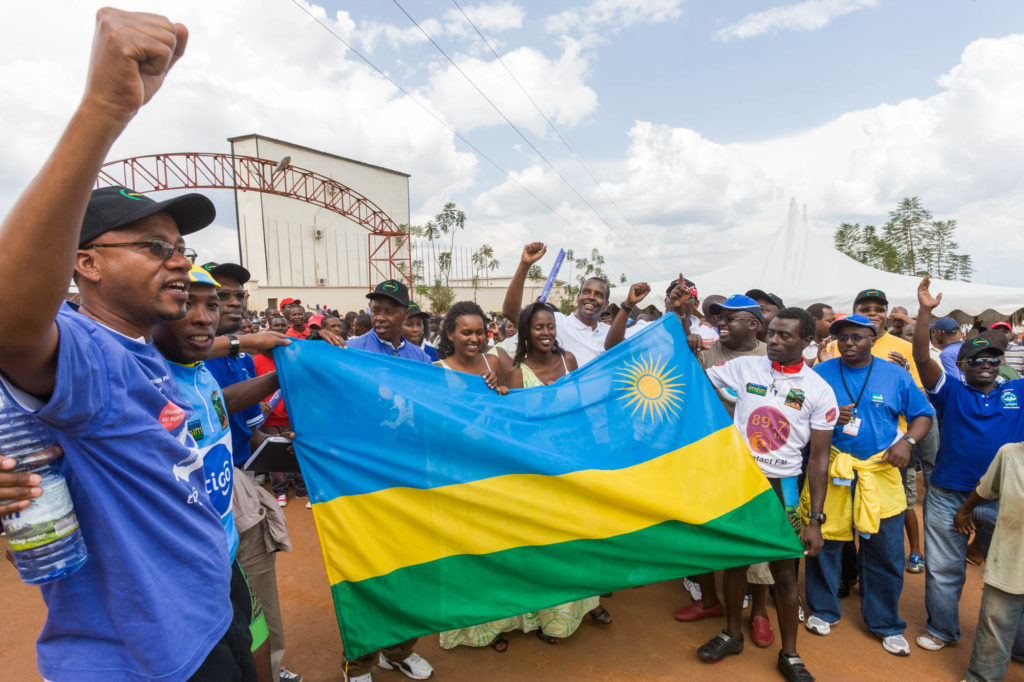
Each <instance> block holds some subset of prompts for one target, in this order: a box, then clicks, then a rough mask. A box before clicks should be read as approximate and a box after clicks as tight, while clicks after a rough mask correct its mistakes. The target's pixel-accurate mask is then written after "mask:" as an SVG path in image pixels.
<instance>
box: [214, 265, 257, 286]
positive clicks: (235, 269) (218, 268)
mask: <svg viewBox="0 0 1024 682" xmlns="http://www.w3.org/2000/svg"><path fill="white" fill-rule="evenodd" d="M203 270H206V271H207V272H208V273H210V274H211V275H213V278H214V279H217V278H218V277H220V276H221V275H224V276H225V277H230V278H231V279H236V280H238V283H239V284H245V283H246V282H248V281H249V280H250V279H251V278H252V275H250V274H249V271H248V270H246V269H245V268H243V267H242V266H241V265H238V264H237V263H203Z"/></svg>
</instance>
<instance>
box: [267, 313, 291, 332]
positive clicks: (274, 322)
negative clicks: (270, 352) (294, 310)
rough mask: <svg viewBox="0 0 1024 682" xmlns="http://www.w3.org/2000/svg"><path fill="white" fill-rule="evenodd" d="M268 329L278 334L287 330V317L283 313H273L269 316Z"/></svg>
mask: <svg viewBox="0 0 1024 682" xmlns="http://www.w3.org/2000/svg"><path fill="white" fill-rule="evenodd" d="M268 331H272V332H277V333H278V334H284V333H285V332H287V331H288V318H286V317H285V316H284V315H274V316H273V317H271V318H270V325H269V329H268Z"/></svg>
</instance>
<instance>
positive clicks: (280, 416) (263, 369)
mask: <svg viewBox="0 0 1024 682" xmlns="http://www.w3.org/2000/svg"><path fill="white" fill-rule="evenodd" d="M252 361H253V365H254V366H255V368H256V375H257V376H263V375H264V374H268V373H270V372H274V371H277V365H276V364H275V363H274V358H273V356H270V355H266V354H264V353H260V354H259V355H257V356H256V357H254V358H253V359H252ZM267 398H270V396H269V395H268V396H267V397H266V398H264V400H266V399H267ZM261 412H262V410H261ZM263 423H264V424H266V425H267V426H288V425H289V422H288V410H287V409H286V408H285V406H284V400H280V401H278V403H277V405H275V406H274V409H273V410H271V412H270V414H268V415H267V417H266V419H265V420H264V421H263Z"/></svg>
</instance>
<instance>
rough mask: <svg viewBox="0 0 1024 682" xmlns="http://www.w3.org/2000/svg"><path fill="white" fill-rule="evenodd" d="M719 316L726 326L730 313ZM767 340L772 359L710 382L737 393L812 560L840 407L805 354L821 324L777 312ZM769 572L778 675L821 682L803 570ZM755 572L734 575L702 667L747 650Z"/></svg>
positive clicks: (763, 462) (732, 364) (757, 454)
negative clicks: (800, 650)
mask: <svg viewBox="0 0 1024 682" xmlns="http://www.w3.org/2000/svg"><path fill="white" fill-rule="evenodd" d="M735 298H740V297H734V299H735ZM730 300H732V299H730ZM749 301H750V299H748V298H747V297H741V300H740V301H739V302H740V303H744V304H746V305H743V306H742V308H740V307H739V306H738V307H737V310H742V312H743V313H748V312H751V310H750V308H751V307H752V306H750V305H749ZM719 315H720V320H721V319H722V316H723V313H721V312H720V313H719ZM725 316H728V314H725ZM720 324H721V323H720ZM721 329H722V327H721V326H720V327H719V330H721ZM767 336H768V347H767V357H758V356H746V357H738V358H734V359H732V360H730V361H727V362H725V363H722V364H719V365H716V366H713V367H709V368H708V370H707V375H708V379H710V380H711V383H712V385H713V386H715V388H729V389H731V390H732V391H733V392H734V393H735V394H736V409H735V415H734V422H735V424H736V427H737V429H739V431H740V433H741V434H743V435H744V438H745V440H746V442H747V446H748V447H749V448H750V452H751V454H752V455H753V457H754V459H755V460H756V461H757V463H758V466H760V467H761V470H762V471H763V472H764V474H765V476H766V477H767V478H768V481H769V483H770V484H771V487H772V490H774V491H775V493H776V495H778V498H779V502H780V504H781V506H782V508H783V509H784V510H785V512H786V515H787V516H788V518H789V520H790V523H791V524H792V525H793V530H794V531H795V532H796V533H797V534H798V535H800V538H801V541H802V542H803V544H804V547H805V548H806V550H805V552H804V554H805V555H806V556H808V557H814V556H816V555H817V554H818V551H819V550H820V549H821V547H822V544H823V540H822V536H821V525H822V524H823V523H824V522H825V520H826V519H825V515H824V514H823V513H822V508H823V506H824V503H825V488H826V485H827V479H828V457H829V454H828V453H829V444H830V442H831V440H832V427H833V425H834V424H835V423H836V420H837V418H838V414H839V407H838V405H836V399H835V395H834V394H833V392H832V389H831V388H830V387H829V385H828V384H827V383H826V382H825V381H823V380H822V379H821V377H819V376H818V375H817V374H816V373H815V372H814V371H813V370H811V369H810V368H808V367H807V366H806V365H805V364H804V360H803V351H804V348H805V347H806V346H807V344H808V343H810V342H811V339H813V338H814V318H812V317H811V315H810V314H809V313H808V312H807V311H806V310H803V309H802V308H785V309H783V310H781V311H779V312H777V313H776V314H775V315H773V317H772V322H771V324H770V325H769V326H768V334H767ZM807 445H810V461H809V464H808V467H807V481H808V489H809V491H810V504H809V507H810V513H809V515H808V520H807V522H806V524H804V523H803V522H802V520H801V518H800V516H799V515H798V513H797V506H798V505H799V497H800V493H799V489H798V486H797V478H798V477H799V476H800V474H801V470H802V468H803V449H804V447H805V446H807ZM753 530H756V529H753ZM769 566H770V570H771V573H772V576H773V577H774V579H775V599H776V604H777V611H778V617H779V629H780V630H781V634H782V648H781V650H780V651H779V657H778V670H779V672H780V673H782V675H783V676H784V677H785V678H786V679H787V680H790V681H791V682H796V681H801V682H804V681H808V680H813V679H814V677H813V676H812V675H811V674H810V673H809V672H808V671H807V668H806V667H805V666H804V662H803V660H801V658H800V656H799V655H798V654H797V652H796V639H797V631H798V630H799V625H798V622H799V621H798V615H797V614H798V611H799V594H798V590H797V576H796V563H795V562H794V561H793V560H792V559H782V560H779V561H772V562H770V564H769ZM748 568H749V567H748V566H738V567H735V568H729V569H726V571H725V615H726V620H727V623H726V628H725V630H723V631H722V632H721V633H719V634H718V635H716V636H715V637H714V638H713V639H711V640H710V641H709V642H707V643H706V644H704V645H703V646H702V647H700V649H698V650H697V655H698V656H699V657H700V658H701V660H704V661H706V662H708V663H717V662H718V661H720V660H722V658H724V657H725V656H728V655H733V654H738V653H740V652H742V651H743V633H742V627H741V619H742V616H743V596H744V594H746V589H747V569H748Z"/></svg>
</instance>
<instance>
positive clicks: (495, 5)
mask: <svg viewBox="0 0 1024 682" xmlns="http://www.w3.org/2000/svg"><path fill="white" fill-rule="evenodd" d="M462 8H463V9H464V10H465V11H466V14H467V15H468V16H469V18H470V20H471V21H472V22H473V23H474V24H476V27H477V28H479V29H480V30H481V31H483V32H484V33H498V32H502V31H511V30H514V29H520V28H522V27H523V19H525V18H526V11H525V10H523V8H522V7H520V6H519V5H516V4H515V3H512V2H492V3H483V4H480V5H465V4H464V5H463V6H462ZM444 16H445V32H446V33H448V34H449V35H461V36H470V37H472V38H473V39H474V40H479V38H478V37H477V36H476V31H474V30H473V27H472V26H470V25H469V24H468V23H467V22H466V18H465V17H463V16H462V13H461V12H459V11H458V10H457V9H452V10H448V11H447V12H446V13H445V15H444Z"/></svg>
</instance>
